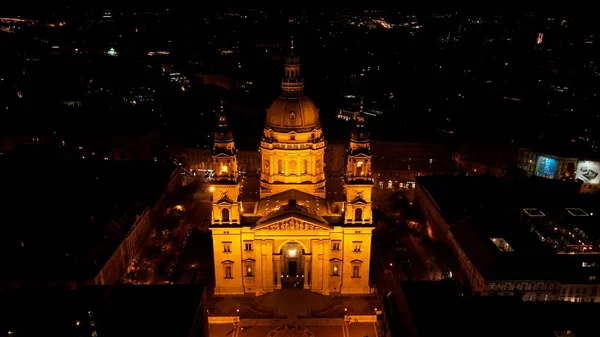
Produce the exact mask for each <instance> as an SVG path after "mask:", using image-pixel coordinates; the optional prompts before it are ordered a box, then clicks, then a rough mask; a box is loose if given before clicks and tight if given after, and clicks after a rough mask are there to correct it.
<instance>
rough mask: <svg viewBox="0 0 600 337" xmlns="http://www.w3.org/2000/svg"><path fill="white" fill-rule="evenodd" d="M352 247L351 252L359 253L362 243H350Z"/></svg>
mask: <svg viewBox="0 0 600 337" xmlns="http://www.w3.org/2000/svg"><path fill="white" fill-rule="evenodd" d="M352 244H353V245H354V249H352V251H353V252H360V251H361V250H360V249H361V246H362V241H354V242H353V243H352Z"/></svg>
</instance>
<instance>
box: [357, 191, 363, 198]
mask: <svg viewBox="0 0 600 337" xmlns="http://www.w3.org/2000/svg"><path fill="white" fill-rule="evenodd" d="M362 197H363V191H357V192H356V199H362Z"/></svg>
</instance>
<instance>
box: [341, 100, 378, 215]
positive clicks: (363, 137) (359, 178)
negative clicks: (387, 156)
mask: <svg viewBox="0 0 600 337" xmlns="http://www.w3.org/2000/svg"><path fill="white" fill-rule="evenodd" d="M362 110H363V100H362V98H361V102H360V113H359V115H358V116H357V118H356V127H355V128H354V130H353V131H352V133H351V136H350V146H349V148H348V162H347V165H346V207H345V219H344V224H347V225H349V224H354V225H371V224H373V212H372V209H371V191H372V189H373V178H372V177H371V163H372V161H371V158H372V157H373V154H372V153H371V143H370V140H369V132H368V130H367V128H366V127H365V120H364V117H363V114H362Z"/></svg>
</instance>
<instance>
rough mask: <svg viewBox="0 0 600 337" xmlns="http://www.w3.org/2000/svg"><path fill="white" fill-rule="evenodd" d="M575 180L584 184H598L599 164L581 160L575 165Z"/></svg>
mask: <svg viewBox="0 0 600 337" xmlns="http://www.w3.org/2000/svg"><path fill="white" fill-rule="evenodd" d="M575 178H577V179H580V180H582V181H583V182H584V183H586V184H600V162H597V161H591V160H582V161H580V162H579V163H577V172H576V173H575Z"/></svg>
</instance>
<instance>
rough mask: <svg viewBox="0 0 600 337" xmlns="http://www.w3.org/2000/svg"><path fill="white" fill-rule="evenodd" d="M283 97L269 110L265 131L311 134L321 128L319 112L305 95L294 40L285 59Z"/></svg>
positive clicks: (276, 100)
mask: <svg viewBox="0 0 600 337" xmlns="http://www.w3.org/2000/svg"><path fill="white" fill-rule="evenodd" d="M283 68H284V77H283V78H282V79H281V96H279V97H278V98H276V99H275V101H274V102H273V104H271V107H270V108H268V109H267V121H266V124H265V129H272V130H273V131H275V132H286V133H287V132H292V131H295V132H310V131H312V130H314V129H317V128H320V127H321V123H320V122H319V110H317V108H316V107H315V104H314V103H313V101H312V100H311V99H310V98H308V97H306V95H305V94H304V80H303V79H302V77H301V76H300V58H299V57H298V56H296V55H295V54H294V41H293V40H292V44H291V49H290V54H289V56H288V57H286V58H285V64H284V67H283Z"/></svg>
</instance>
